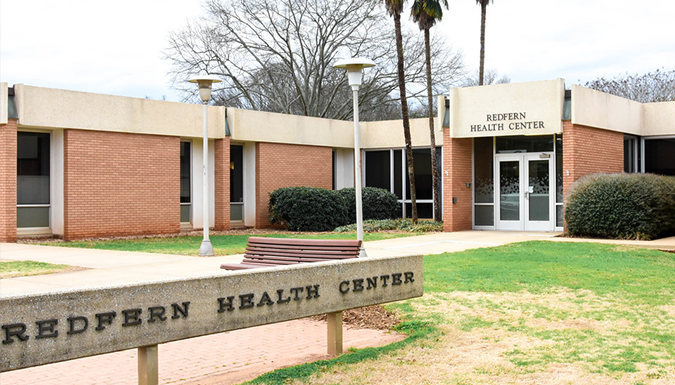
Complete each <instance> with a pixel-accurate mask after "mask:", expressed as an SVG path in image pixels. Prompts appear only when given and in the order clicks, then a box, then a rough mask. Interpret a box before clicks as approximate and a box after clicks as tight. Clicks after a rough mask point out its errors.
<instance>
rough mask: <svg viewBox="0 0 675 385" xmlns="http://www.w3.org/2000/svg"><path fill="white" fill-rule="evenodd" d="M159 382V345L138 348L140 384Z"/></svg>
mask: <svg viewBox="0 0 675 385" xmlns="http://www.w3.org/2000/svg"><path fill="white" fill-rule="evenodd" d="M158 383H159V359H158V354H157V345H150V346H142V347H140V348H138V385H157V384H158Z"/></svg>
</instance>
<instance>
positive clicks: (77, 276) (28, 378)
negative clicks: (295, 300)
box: [0, 231, 675, 385]
mask: <svg viewBox="0 0 675 385" xmlns="http://www.w3.org/2000/svg"><path fill="white" fill-rule="evenodd" d="M556 235H558V233H533V232H501V231H461V232H454V233H436V234H429V235H423V236H415V237H407V238H396V239H390V240H383V241H375V242H367V243H366V245H365V248H366V252H367V253H368V255H369V256H373V257H375V256H378V257H379V256H399V255H413V254H416V255H419V254H440V253H444V252H454V251H462V250H467V249H475V248H480V247H490V246H498V245H503V244H507V243H513V242H522V241H528V240H549V241H573V242H588V241H591V242H602V243H617V244H631V245H638V246H642V247H649V248H658V249H669V250H675V237H671V238H665V239H661V240H657V241H651V242H644V241H606V240H589V239H580V238H560V237H556ZM241 258H242V256H241V255H233V256H223V257H210V258H203V257H190V256H177V255H165V254H152V253H135V252H121V251H106V250H90V249H76V248H65V247H51V246H36V245H29V244H14V243H0V260H2V261H6V260H32V261H40V262H49V263H56V264H66V265H72V266H78V267H82V268H85V269H86V270H81V271H74V272H68V273H60V274H47V275H39V276H32V277H19V278H12V279H2V280H0V297H8V296H14V295H20V294H25V293H36V292H38V293H40V292H49V291H60V290H65V289H73V288H87V287H91V286H97V287H100V286H107V285H120V284H129V283H138V282H153V281H159V280H163V279H167V278H178V277H202V276H213V275H214V274H227V272H226V271H223V270H220V269H219V266H220V264H221V263H224V262H239V261H241ZM400 338H401V337H400V336H397V335H395V334H391V333H387V332H381V331H374V330H356V329H347V330H345V333H344V345H345V349H346V348H348V347H352V346H353V347H367V346H373V345H377V344H380V345H382V344H388V343H391V342H393V341H396V340H398V339H400ZM325 339H326V329H325V325H324V324H322V323H321V322H318V321H311V320H296V321H289V322H284V323H279V324H273V325H266V326H261V327H256V328H250V329H245V330H237V331H232V332H227V333H220V334H216V335H211V336H205V337H199V338H193V339H189V340H183V341H178V342H173V343H168V344H162V345H160V353H159V359H160V383H163V384H169V383H180V384H230V383H238V382H241V381H245V380H247V379H252V378H254V377H256V376H258V375H260V374H262V373H265V372H267V371H270V370H272V369H275V368H280V367H284V366H288V365H295V364H299V363H303V362H308V361H314V360H317V359H324V358H327V356H326V354H325V346H326V342H325ZM135 357H136V350H128V351H123V352H117V353H111V354H105V355H100V356H96V357H88V358H82V359H77V360H72V361H67V362H62V363H58V364H51V365H44V366H41V367H36V368H28V369H22V370H16V371H12V372H7V373H2V374H0V384H1V385H14V384H16V385H18V384H22V385H28V384H69V385H77V384H83V385H84V384H133V383H136V382H137V373H136V358H135Z"/></svg>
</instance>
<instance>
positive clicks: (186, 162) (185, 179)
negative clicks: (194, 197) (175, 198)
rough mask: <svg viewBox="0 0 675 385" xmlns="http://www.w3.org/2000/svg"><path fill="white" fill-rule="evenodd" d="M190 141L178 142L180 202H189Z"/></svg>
mask: <svg viewBox="0 0 675 385" xmlns="http://www.w3.org/2000/svg"><path fill="white" fill-rule="evenodd" d="M191 147H192V146H191V143H190V142H180V203H190V202H192V201H191V195H190V185H191V184H190V176H191V174H192V173H191V172H190V159H191V156H190V155H191V152H192V151H191Z"/></svg>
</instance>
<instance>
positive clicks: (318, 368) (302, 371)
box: [244, 321, 439, 385]
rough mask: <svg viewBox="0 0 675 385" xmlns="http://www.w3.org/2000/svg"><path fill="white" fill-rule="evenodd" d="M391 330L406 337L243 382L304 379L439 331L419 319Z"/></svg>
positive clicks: (275, 382)
mask: <svg viewBox="0 0 675 385" xmlns="http://www.w3.org/2000/svg"><path fill="white" fill-rule="evenodd" d="M393 330H395V331H397V332H400V333H405V334H407V335H408V337H406V338H405V339H404V340H403V341H399V342H394V343H392V344H389V345H385V346H381V347H377V348H365V349H356V350H354V351H353V352H350V353H347V354H343V355H341V356H338V357H336V358H333V359H331V360H321V361H316V362H310V363H306V364H302V365H297V366H291V367H288V368H284V369H277V370H275V371H273V372H269V373H265V374H263V375H262V376H260V377H258V378H256V379H253V380H251V381H248V382H245V383H244V384H268V385H284V384H288V383H289V382H290V381H293V380H304V379H307V378H309V377H310V376H311V375H313V374H315V373H320V372H325V371H326V370H328V369H330V368H332V367H335V366H339V365H346V364H355V363H358V362H361V361H365V360H374V359H377V358H378V357H380V356H381V355H384V354H388V353H391V352H393V351H396V350H399V349H401V348H403V347H405V346H407V345H409V344H411V343H412V342H415V341H417V340H420V339H425V338H427V339H428V338H431V337H433V336H434V335H436V334H437V333H439V330H438V328H436V326H434V325H432V324H431V323H429V322H420V321H411V322H402V323H400V324H398V325H397V326H396V327H394V329H393Z"/></svg>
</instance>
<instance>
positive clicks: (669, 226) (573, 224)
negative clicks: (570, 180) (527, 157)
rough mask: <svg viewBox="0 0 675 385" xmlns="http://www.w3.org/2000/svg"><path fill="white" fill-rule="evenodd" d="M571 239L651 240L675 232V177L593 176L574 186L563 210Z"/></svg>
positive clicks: (646, 175)
mask: <svg viewBox="0 0 675 385" xmlns="http://www.w3.org/2000/svg"><path fill="white" fill-rule="evenodd" d="M565 220H566V221H567V229H568V231H569V234H570V235H573V236H593V237H603V238H623V239H653V238H658V237H659V236H663V235H668V234H673V233H675V178H673V177H667V176H658V175H652V174H594V175H589V176H587V177H584V178H582V179H579V180H578V181H577V182H575V183H574V185H573V186H572V189H571V191H570V194H569V196H568V199H567V206H566V208H565Z"/></svg>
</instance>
